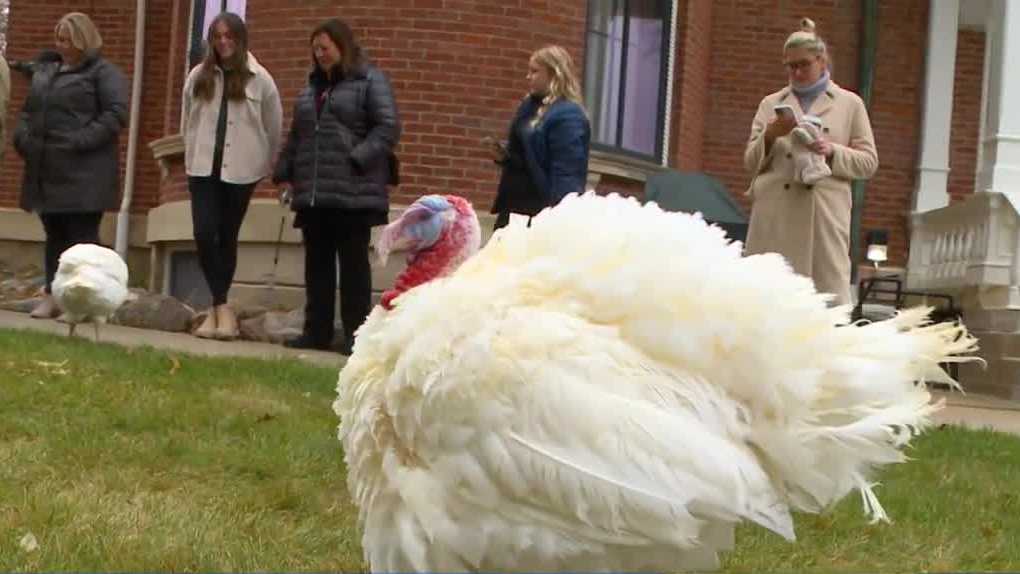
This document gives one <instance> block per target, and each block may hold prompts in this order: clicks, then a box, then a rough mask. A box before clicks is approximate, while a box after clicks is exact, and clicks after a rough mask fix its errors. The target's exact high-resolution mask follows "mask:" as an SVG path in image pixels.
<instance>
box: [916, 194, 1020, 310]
mask: <svg viewBox="0 0 1020 574" xmlns="http://www.w3.org/2000/svg"><path fill="white" fill-rule="evenodd" d="M1010 195H1011V194H1003V193H998V192H989V193H976V194H974V195H973V196H971V197H969V198H967V200H966V201H964V202H962V203H954V204H952V205H949V206H946V207H943V208H940V209H935V210H932V211H926V212H923V213H917V214H914V216H913V220H912V222H913V225H912V230H911V237H910V261H909V262H908V264H907V289H910V290H914V291H940V292H955V291H959V290H962V289H965V288H967V287H985V288H987V287H1015V286H1017V285H1020V248H1018V246H1020V225H1018V223H1020V210H1018V208H1017V202H1018V201H1020V197H1011V196H1010Z"/></svg>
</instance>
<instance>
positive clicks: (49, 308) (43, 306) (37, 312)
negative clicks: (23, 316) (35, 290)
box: [28, 295, 60, 319]
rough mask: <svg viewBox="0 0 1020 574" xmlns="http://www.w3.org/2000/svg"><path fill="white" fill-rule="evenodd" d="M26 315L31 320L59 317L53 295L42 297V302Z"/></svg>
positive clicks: (58, 310)
mask: <svg viewBox="0 0 1020 574" xmlns="http://www.w3.org/2000/svg"><path fill="white" fill-rule="evenodd" d="M28 315H29V317H32V318H33V319H52V318H54V317H56V316H57V315H60V308H59V307H57V302H56V301H55V300H54V299H53V295H43V300H42V301H41V302H40V303H39V304H38V305H36V307H35V309H32V312H31V313H29V314H28Z"/></svg>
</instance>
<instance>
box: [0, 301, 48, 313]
mask: <svg viewBox="0 0 1020 574" xmlns="http://www.w3.org/2000/svg"><path fill="white" fill-rule="evenodd" d="M41 301H42V298H41V297H32V298H30V299H16V300H13V301H0V309H3V310H4V311H14V312H15V313H31V312H32V309H35V307H36V305H38V304H39V303H40V302H41Z"/></svg>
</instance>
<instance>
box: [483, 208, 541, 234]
mask: <svg viewBox="0 0 1020 574" xmlns="http://www.w3.org/2000/svg"><path fill="white" fill-rule="evenodd" d="M533 217H534V216H533V215H529V216H528V227H531V219H532V218H533ZM509 224H510V212H509V211H500V212H499V213H498V214H496V223H494V224H493V225H492V230H493V231H496V230H497V229H500V228H502V227H506V226H507V225H509Z"/></svg>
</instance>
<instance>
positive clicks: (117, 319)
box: [111, 292, 195, 333]
mask: <svg viewBox="0 0 1020 574" xmlns="http://www.w3.org/2000/svg"><path fill="white" fill-rule="evenodd" d="M134 294H135V295H136V298H135V299H134V300H129V301H127V302H126V303H124V305H123V306H122V307H121V308H120V309H119V310H118V311H117V313H116V314H115V315H114V316H113V319H112V320H111V322H112V323H116V324H118V325H125V326H128V327H138V328H140V329H154V330H158V331H170V332H175V333H180V332H184V331H188V330H189V328H190V327H191V321H192V318H193V317H194V316H195V311H194V310H193V309H192V308H191V307H189V306H187V305H185V304H184V303H182V302H181V301H179V300H177V299H175V298H173V297H170V296H168V295H160V294H155V293H141V294H139V293H137V292H136V293H134Z"/></svg>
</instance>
